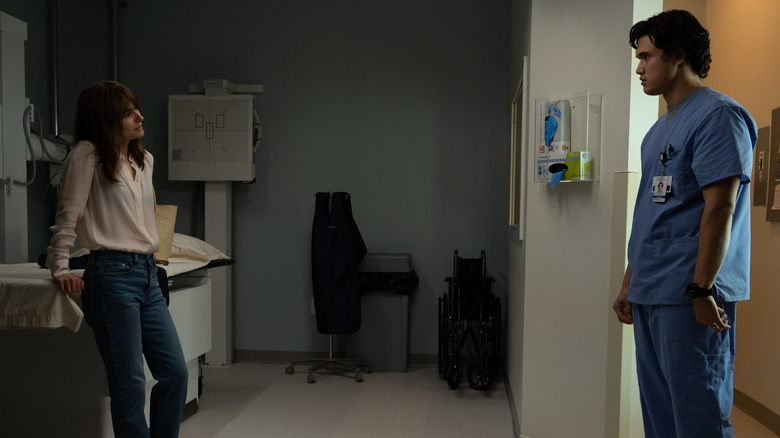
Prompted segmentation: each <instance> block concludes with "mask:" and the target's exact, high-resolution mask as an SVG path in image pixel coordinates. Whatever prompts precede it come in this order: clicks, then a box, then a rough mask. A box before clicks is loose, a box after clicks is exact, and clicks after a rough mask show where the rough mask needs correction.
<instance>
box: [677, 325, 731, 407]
mask: <svg viewBox="0 0 780 438" xmlns="http://www.w3.org/2000/svg"><path fill="white" fill-rule="evenodd" d="M725 340H726V342H725V344H726V345H725V352H724V351H722V350H723V348H722V347H721V345H723V344H724V343H723V342H718V339H711V340H707V341H693V342H692V343H691V344H692V345H691V347H692V349H693V350H694V351H693V352H692V353H690V354H689V356H688V357H687V363H686V364H685V365H686V373H687V376H686V379H685V381H686V384H685V386H686V390H685V392H684V397H685V406H687V409H688V414H689V415H690V416H691V417H712V416H713V415H714V414H715V413H716V412H720V416H721V417H723V416H725V417H728V416H729V412H728V410H730V408H731V403H730V401H731V396H730V394H725V392H730V388H731V386H730V385H729V384H728V378H729V374H730V372H729V364H730V362H731V354H730V353H729V348H728V338H727V337H726V338H725ZM713 344H714V345H713Z"/></svg>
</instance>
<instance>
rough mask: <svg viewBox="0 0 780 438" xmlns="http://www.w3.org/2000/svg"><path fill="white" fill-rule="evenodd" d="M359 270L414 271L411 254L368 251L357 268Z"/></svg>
mask: <svg viewBox="0 0 780 438" xmlns="http://www.w3.org/2000/svg"><path fill="white" fill-rule="evenodd" d="M358 270H359V271H360V272H414V265H413V264H412V255H411V254H404V253H368V254H366V256H365V257H363V261H362V262H361V263H360V267H359V268H358Z"/></svg>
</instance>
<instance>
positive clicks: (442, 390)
mask: <svg viewBox="0 0 780 438" xmlns="http://www.w3.org/2000/svg"><path fill="white" fill-rule="evenodd" d="M286 366H287V364H280V363H275V364H261V363H239V364H235V365H233V366H232V367H229V368H204V369H203V395H202V396H201V398H200V408H199V411H198V412H197V413H196V414H195V415H193V416H192V417H190V418H188V419H187V420H185V421H184V422H183V423H182V427H181V431H180V434H179V437H180V438H241V437H253V438H254V437H273V438H288V437H290V438H298V437H312V436H318V437H334V438H335V437H338V438H352V437H361V438H365V437H370V438H380V437H409V438H414V437H420V438H423V437H424V438H429V437H447V438H458V437H464V438H465V437H469V438H472V437H507V438H511V437H513V436H514V434H513V428H512V415H511V412H510V408H509V402H508V399H507V395H506V391H505V389H504V383H503V381H498V382H496V384H495V385H494V386H493V387H492V388H491V389H490V390H489V391H475V390H473V389H471V388H470V387H469V385H468V383H467V382H465V379H464V382H463V383H461V385H460V387H459V388H458V389H457V390H454V391H453V390H450V389H449V388H448V387H447V384H446V382H444V381H443V380H440V379H439V377H438V372H437V369H436V368H435V367H411V368H410V369H409V371H408V372H406V373H371V374H365V375H364V378H365V379H364V381H363V382H360V383H358V382H355V381H354V380H353V379H350V378H347V377H342V376H324V377H321V378H320V379H318V381H317V382H316V383H311V384H310V383H307V382H306V373H305V367H303V366H302V367H299V368H298V372H297V373H296V374H293V375H287V374H285V371H284V369H285V367H286ZM732 421H733V423H734V429H735V435H736V438H776V437H777V436H776V435H774V434H773V433H772V432H770V431H769V430H768V429H766V428H765V427H763V426H762V425H760V424H759V423H757V422H756V421H755V420H753V419H752V418H751V417H750V416H748V415H747V414H745V413H744V412H742V411H740V410H738V409H734V412H733V413H732Z"/></svg>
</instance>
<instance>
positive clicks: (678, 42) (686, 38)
mask: <svg viewBox="0 0 780 438" xmlns="http://www.w3.org/2000/svg"><path fill="white" fill-rule="evenodd" d="M643 36H647V37H649V38H650V41H651V42H652V43H653V44H654V45H655V46H656V47H658V48H659V49H661V50H662V51H663V52H664V55H666V56H675V54H676V52H677V50H678V49H682V50H683V51H684V52H685V61H687V62H688V64H690V66H691V69H692V70H693V72H694V73H696V74H697V75H698V76H699V77H700V78H706V77H707V73H708V72H709V71H710V63H711V62H712V57H710V33H709V32H707V29H705V28H703V27H702V25H701V24H699V20H697V19H696V17H694V16H693V15H692V14H691V13H690V12H688V11H683V10H679V9H675V10H671V11H666V12H661V13H660V14H658V15H654V16H652V17H650V18H648V19H647V20H644V21H640V22H639V23H637V24H635V25H634V26H633V27H632V28H631V31H630V32H629V44H631V47H633V48H634V49H636V46H637V43H638V42H639V39H640V38H642V37H643Z"/></svg>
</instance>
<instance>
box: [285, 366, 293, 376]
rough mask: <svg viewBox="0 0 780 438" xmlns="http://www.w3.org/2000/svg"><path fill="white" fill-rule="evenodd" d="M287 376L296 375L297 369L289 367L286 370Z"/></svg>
mask: <svg viewBox="0 0 780 438" xmlns="http://www.w3.org/2000/svg"><path fill="white" fill-rule="evenodd" d="M284 372H285V374H295V367H293V366H289V367H287V368H285V369H284Z"/></svg>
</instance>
